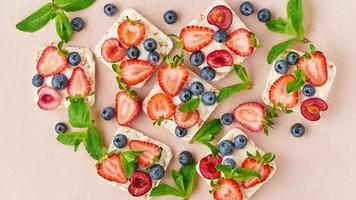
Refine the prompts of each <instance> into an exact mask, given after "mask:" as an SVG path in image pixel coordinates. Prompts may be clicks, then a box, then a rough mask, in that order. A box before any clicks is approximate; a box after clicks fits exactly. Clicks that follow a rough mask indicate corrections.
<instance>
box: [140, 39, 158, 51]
mask: <svg viewBox="0 0 356 200" xmlns="http://www.w3.org/2000/svg"><path fill="white" fill-rule="evenodd" d="M143 48H145V50H146V51H148V52H153V51H155V50H156V49H157V41H156V40H155V39H153V38H147V39H145V41H143Z"/></svg>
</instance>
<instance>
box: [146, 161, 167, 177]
mask: <svg viewBox="0 0 356 200" xmlns="http://www.w3.org/2000/svg"><path fill="white" fill-rule="evenodd" d="M149 174H150V177H151V178H152V179H153V180H161V179H162V178H163V176H164V174H165V171H164V168H163V167H162V165H160V164H154V165H153V166H152V167H150V171H149Z"/></svg>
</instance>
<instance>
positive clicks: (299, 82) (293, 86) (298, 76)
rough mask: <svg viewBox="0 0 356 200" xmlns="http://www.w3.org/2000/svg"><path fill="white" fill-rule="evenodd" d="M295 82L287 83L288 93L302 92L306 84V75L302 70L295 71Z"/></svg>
mask: <svg viewBox="0 0 356 200" xmlns="http://www.w3.org/2000/svg"><path fill="white" fill-rule="evenodd" d="M294 76H295V80H293V81H291V82H289V83H287V86H286V87H287V92H288V93H291V92H295V91H298V90H300V89H301V88H302V87H303V86H304V84H305V74H304V72H303V71H302V70H301V69H297V70H295V71H294Z"/></svg>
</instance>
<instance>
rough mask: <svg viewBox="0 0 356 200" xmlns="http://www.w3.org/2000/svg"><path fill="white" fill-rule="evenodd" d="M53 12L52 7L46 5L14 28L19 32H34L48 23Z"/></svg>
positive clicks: (48, 4) (49, 4)
mask: <svg viewBox="0 0 356 200" xmlns="http://www.w3.org/2000/svg"><path fill="white" fill-rule="evenodd" d="M53 10H54V8H53V5H52V4H51V3H47V4H45V5H44V6H42V7H41V8H40V9H38V10H37V11H35V12H34V13H32V14H31V15H30V16H28V17H26V18H25V19H24V20H22V21H21V22H19V23H18V24H16V28H17V29H18V30H20V31H25V32H35V31H37V30H39V29H41V28H42V27H43V26H45V25H46V24H47V23H48V22H49V20H50V19H51V15H52V13H53Z"/></svg>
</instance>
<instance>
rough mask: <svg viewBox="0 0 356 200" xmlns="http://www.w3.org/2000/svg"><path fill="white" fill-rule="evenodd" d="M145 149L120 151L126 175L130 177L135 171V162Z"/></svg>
mask: <svg viewBox="0 0 356 200" xmlns="http://www.w3.org/2000/svg"><path fill="white" fill-rule="evenodd" d="M142 153H143V151H135V150H128V151H122V152H120V158H121V164H122V168H123V169H124V172H125V175H126V177H128V178H130V177H131V176H132V174H133V173H134V171H135V167H134V164H135V163H136V162H137V160H136V157H137V156H138V155H140V154H142Z"/></svg>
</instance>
